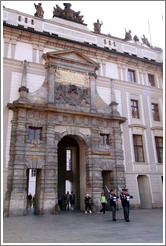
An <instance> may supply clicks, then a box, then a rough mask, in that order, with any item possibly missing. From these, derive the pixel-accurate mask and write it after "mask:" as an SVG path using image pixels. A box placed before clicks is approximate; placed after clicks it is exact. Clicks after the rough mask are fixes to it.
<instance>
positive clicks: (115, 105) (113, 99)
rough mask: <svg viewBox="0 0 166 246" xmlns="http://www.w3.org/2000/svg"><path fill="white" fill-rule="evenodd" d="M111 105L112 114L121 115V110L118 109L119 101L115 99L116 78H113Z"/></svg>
mask: <svg viewBox="0 0 166 246" xmlns="http://www.w3.org/2000/svg"><path fill="white" fill-rule="evenodd" d="M109 106H110V107H111V115H113V116H120V114H119V112H118V111H117V106H118V103H117V102H116V99H115V89H114V80H113V79H111V103H110V104H109Z"/></svg>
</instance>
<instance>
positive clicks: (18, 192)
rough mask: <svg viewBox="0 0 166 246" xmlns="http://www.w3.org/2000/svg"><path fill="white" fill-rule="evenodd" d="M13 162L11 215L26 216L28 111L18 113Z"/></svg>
mask: <svg viewBox="0 0 166 246" xmlns="http://www.w3.org/2000/svg"><path fill="white" fill-rule="evenodd" d="M14 138H15V144H14V149H13V160H12V162H11V163H10V165H11V168H12V170H13V171H12V172H13V178H12V185H11V194H10V203H9V215H10V216H12V215H25V213H26V204H27V187H26V186H27V176H26V168H25V138H26V110H19V111H18V121H17V128H16V130H15V136H14Z"/></svg>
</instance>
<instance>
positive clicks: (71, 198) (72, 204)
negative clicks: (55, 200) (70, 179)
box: [70, 191, 76, 210]
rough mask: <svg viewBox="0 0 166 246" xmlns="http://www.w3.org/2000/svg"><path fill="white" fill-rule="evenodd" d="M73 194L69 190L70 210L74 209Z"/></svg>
mask: <svg viewBox="0 0 166 246" xmlns="http://www.w3.org/2000/svg"><path fill="white" fill-rule="evenodd" d="M75 199H76V198H75V195H74V193H73V191H72V192H71V195H70V204H71V210H74V207H75Z"/></svg>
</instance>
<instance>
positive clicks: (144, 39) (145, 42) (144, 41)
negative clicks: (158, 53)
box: [141, 35, 150, 47]
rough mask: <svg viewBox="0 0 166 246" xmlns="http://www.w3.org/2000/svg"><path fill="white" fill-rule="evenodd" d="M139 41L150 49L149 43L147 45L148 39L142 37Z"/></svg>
mask: <svg viewBox="0 0 166 246" xmlns="http://www.w3.org/2000/svg"><path fill="white" fill-rule="evenodd" d="M141 39H142V42H143V43H144V44H146V45H147V46H149V47H150V43H149V41H148V39H147V38H146V37H145V35H143V38H141Z"/></svg>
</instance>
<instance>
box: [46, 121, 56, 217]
mask: <svg viewBox="0 0 166 246" xmlns="http://www.w3.org/2000/svg"><path fill="white" fill-rule="evenodd" d="M54 127H55V126H54V125H53V124H51V123H49V124H48V125H47V133H46V156H45V167H44V172H45V174H44V175H45V177H44V184H43V213H44V214H52V213H53V211H54V209H55V205H56V204H58V201H57V165H58V156H57V146H55V131H54Z"/></svg>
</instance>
